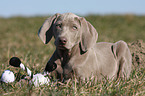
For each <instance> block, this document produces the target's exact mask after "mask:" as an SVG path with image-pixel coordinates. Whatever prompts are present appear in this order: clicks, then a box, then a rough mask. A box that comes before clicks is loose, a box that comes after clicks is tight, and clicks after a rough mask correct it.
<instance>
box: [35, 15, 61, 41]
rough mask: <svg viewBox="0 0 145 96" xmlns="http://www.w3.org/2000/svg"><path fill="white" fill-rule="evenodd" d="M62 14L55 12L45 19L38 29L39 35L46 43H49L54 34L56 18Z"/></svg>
mask: <svg viewBox="0 0 145 96" xmlns="http://www.w3.org/2000/svg"><path fill="white" fill-rule="evenodd" d="M59 15H60V14H58V13H57V14H55V15H53V16H51V17H49V18H47V19H46V20H45V22H44V23H43V25H42V26H41V27H40V29H39V31H38V36H39V37H40V39H41V40H42V41H43V43H44V44H47V43H48V42H49V41H50V40H51V38H52V36H53V28H52V26H53V24H54V23H55V22H56V19H57V18H58V16H59Z"/></svg>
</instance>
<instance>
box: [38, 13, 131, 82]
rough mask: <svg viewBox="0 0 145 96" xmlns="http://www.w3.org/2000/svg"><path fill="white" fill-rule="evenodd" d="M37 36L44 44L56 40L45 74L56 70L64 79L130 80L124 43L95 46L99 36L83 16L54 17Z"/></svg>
mask: <svg viewBox="0 0 145 96" xmlns="http://www.w3.org/2000/svg"><path fill="white" fill-rule="evenodd" d="M38 35H39V37H40V39H41V40H42V41H43V43H45V44H47V43H48V42H49V41H50V40H51V38H52V37H54V38H55V42H54V43H55V46H56V50H55V52H54V54H53V55H52V57H51V58H50V60H49V61H48V63H47V65H46V67H45V71H48V72H52V71H53V70H56V71H57V72H58V73H60V74H63V78H64V79H65V80H66V79H68V78H70V77H71V74H72V73H75V74H76V76H77V77H79V78H81V79H86V78H89V77H90V76H92V75H93V76H95V77H97V79H98V80H100V79H101V78H102V77H104V76H106V77H107V78H109V79H112V78H118V77H122V78H129V75H130V72H131V65H132V56H131V53H130V50H129V48H128V46H127V44H126V43H125V42H124V41H118V42H116V43H107V42H100V43H96V41H97V38H98V33H97V31H96V29H95V28H94V27H93V26H92V25H91V24H90V23H89V22H88V21H86V19H85V18H83V17H79V16H77V15H75V14H73V13H65V14H55V15H54V16H51V17H49V18H48V19H47V20H46V21H45V22H44V24H43V25H42V26H41V28H40V29H39V32H38Z"/></svg>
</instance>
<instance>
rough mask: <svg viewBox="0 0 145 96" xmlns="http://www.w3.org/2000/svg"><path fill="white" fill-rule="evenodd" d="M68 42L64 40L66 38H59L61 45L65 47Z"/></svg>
mask: <svg viewBox="0 0 145 96" xmlns="http://www.w3.org/2000/svg"><path fill="white" fill-rule="evenodd" d="M66 42H67V39H66V38H64V37H61V38H59V43H60V44H62V45H65V44H66Z"/></svg>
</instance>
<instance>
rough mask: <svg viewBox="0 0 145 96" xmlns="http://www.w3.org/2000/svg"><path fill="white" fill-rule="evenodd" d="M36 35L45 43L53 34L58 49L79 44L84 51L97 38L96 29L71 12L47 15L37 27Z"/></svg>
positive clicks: (69, 47)
mask: <svg viewBox="0 0 145 96" xmlns="http://www.w3.org/2000/svg"><path fill="white" fill-rule="evenodd" d="M38 35H39V37H40V38H41V40H42V41H43V42H44V43H45V44H47V43H48V42H49V41H50V40H51V38H52V37H53V36H54V38H55V45H56V47H57V48H58V49H61V50H65V49H68V50H69V49H71V48H72V47H73V46H75V45H76V44H80V45H81V46H80V47H81V50H82V51H84V52H85V51H87V50H88V49H89V48H91V47H92V46H93V45H94V44H95V43H96V41H97V38H98V33H97V31H96V30H95V28H94V27H93V26H92V25H91V24H90V23H89V22H88V21H86V19H85V18H83V17H79V16H77V15H75V14H72V13H65V14H55V15H54V16H51V17H49V18H48V19H47V20H46V21H45V22H44V24H43V25H42V26H41V28H40V29H39V32H38Z"/></svg>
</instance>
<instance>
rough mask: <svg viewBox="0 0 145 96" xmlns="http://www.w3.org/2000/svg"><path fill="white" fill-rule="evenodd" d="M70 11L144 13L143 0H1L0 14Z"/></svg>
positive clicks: (144, 3)
mask: <svg viewBox="0 0 145 96" xmlns="http://www.w3.org/2000/svg"><path fill="white" fill-rule="evenodd" d="M66 12H72V13H75V14H78V15H84V16H85V15H88V14H100V15H106V14H135V15H145V0H2V1H1V2H0V16H1V17H11V16H46V15H50V14H55V13H66Z"/></svg>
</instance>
